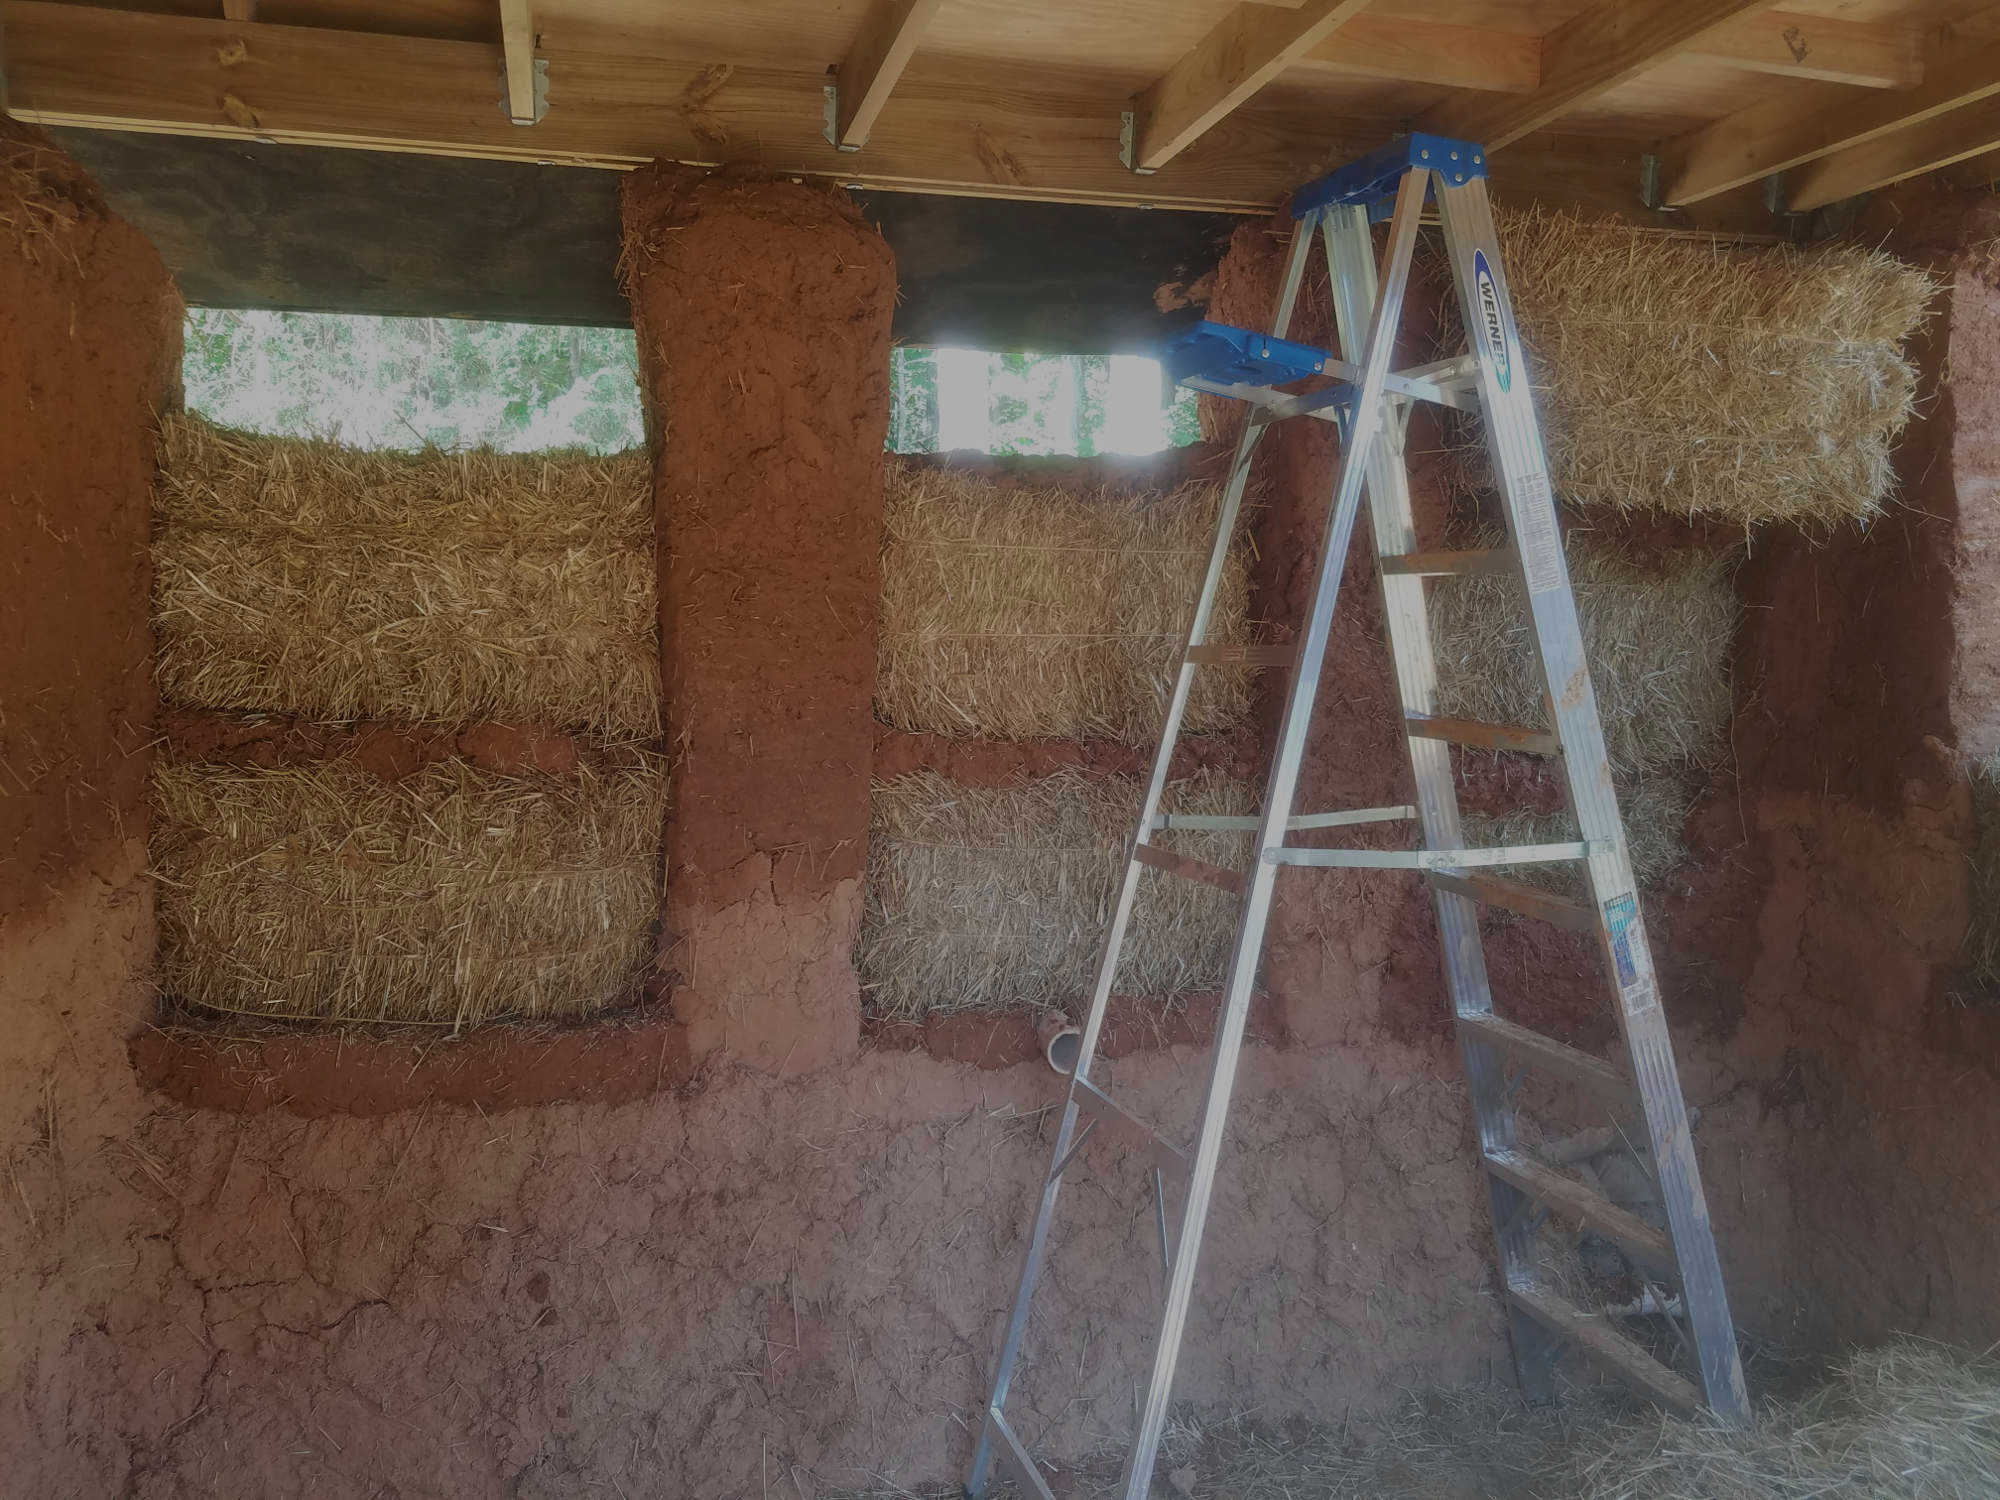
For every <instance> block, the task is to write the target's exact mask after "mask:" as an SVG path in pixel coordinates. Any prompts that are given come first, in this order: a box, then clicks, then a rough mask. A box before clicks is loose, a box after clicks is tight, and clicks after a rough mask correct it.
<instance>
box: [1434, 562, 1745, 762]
mask: <svg viewBox="0 0 2000 1500" xmlns="http://www.w3.org/2000/svg"><path fill="white" fill-rule="evenodd" d="M1499 540H1500V539H1499V537H1498V536H1497V535H1492V534H1487V535H1482V536H1479V537H1476V538H1474V539H1472V540H1470V541H1468V542H1466V543H1465V545H1467V546H1487V547H1490V546H1494V545H1497V544H1498V542H1499ZM1567 550H1568V554H1569V570H1570V581H1571V585H1572V587H1573V589H1574V591H1575V594H1576V606H1577V615H1578V619H1579V622H1580V623H1581V625H1582V627H1583V645H1584V655H1585V659H1586V660H1587V661H1588V662H1589V664H1590V680H1591V686H1592V688H1593V689H1594V690H1595V691H1596V694H1597V711H1598V715H1599V717H1600V718H1601V719H1602V720H1603V724H1604V737H1605V744H1606V747H1607V748H1608V749H1609V751H1610V753H1611V763H1612V767H1613V769H1614V770H1615V771H1616V772H1617V773H1618V774H1619V775H1620V776H1621V777H1622V778H1624V779H1625V780H1626V781H1628V782H1629V781H1632V780H1635V779H1637V778H1641V777H1645V776H1651V775H1654V774H1657V773H1660V772H1663V771H1666V770H1669V769H1671V768H1674V767H1679V766H1684V765H1696V766H1713V765H1715V764H1716V763H1718V762H1719V761H1720V760H1722V759H1723V757H1724V755H1725V754H1726V752H1727V749H1728V738H1729V717H1730V712H1731V709H1732V706H1733V694H1732V689H1731V685H1730V678H1729V661H1730V648H1731V645H1732V643H1733V642H1734V640H1735V637H1736V626H1737V622H1738V619H1739V617H1740V615H1741V613H1742V608H1741V605H1740V603H1739V602H1738V600H1737V596H1736V583H1735V569H1736V565H1737V563H1738V561H1739V560H1740V554H1738V553H1736V552H1733V551H1732V552H1728V553H1722V554H1717V553H1713V552H1701V551H1695V550H1691V549H1680V550H1676V551H1671V552H1666V553H1661V554H1657V555H1654V556H1649V557H1648V558H1647V559H1646V561H1645V562H1644V563H1643V564H1642V563H1640V562H1638V561H1636V560H1635V559H1633V558H1631V557H1629V556H1627V555H1625V554H1624V553H1621V552H1620V551H1618V550H1617V549H1616V548H1614V547H1611V546H1608V545H1607V544H1605V543H1603V542H1602V541H1599V540H1598V539H1596V538H1595V536H1594V535H1593V534H1592V533H1590V532H1588V531H1580V530H1572V531H1571V533H1570V535H1569V538H1568V543H1567ZM1527 610H1528V605H1527V598H1526V596H1525V594H1524V593H1523V590H1522V587H1521V583H1520V580H1519V579H1517V578H1513V577H1481V576H1473V577H1464V578H1448V579H1444V580H1441V581H1439V582H1438V583H1436V584H1434V585H1433V586H1432V587H1431V590H1430V618H1431V629H1432V635H1433V638H1434V641H1435V644H1436V651H1437V660H1438V678H1439V683H1438V686H1439V702H1440V708H1439V711H1440V712H1441V713H1445V714H1452V715H1459V716H1462V717H1466V718H1473V719H1483V720H1486V721H1488V722H1493V723H1508V724H1524V725H1528V726H1530V727H1533V728H1545V727H1547V725H1548V722H1549V721H1548V714H1547V711H1546V709H1545V707H1544V704H1543V701H1542V682H1541V673H1540V668H1539V667H1538V666H1537V665H1536V663H1535V649H1534V632H1533V629H1532V627H1531V626H1530V624H1529V620H1528V612H1527Z"/></svg>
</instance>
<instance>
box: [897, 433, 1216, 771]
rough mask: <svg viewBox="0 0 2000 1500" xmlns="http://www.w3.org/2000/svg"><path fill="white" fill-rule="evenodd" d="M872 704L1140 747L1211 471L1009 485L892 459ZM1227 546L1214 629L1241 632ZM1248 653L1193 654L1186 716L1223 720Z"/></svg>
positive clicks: (1202, 522) (1147, 741)
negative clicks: (1202, 477) (1195, 475)
mask: <svg viewBox="0 0 2000 1500" xmlns="http://www.w3.org/2000/svg"><path fill="white" fill-rule="evenodd" d="M887 482H888V489H887V495H886V506H885V509H884V513H883V548H882V613H881V630H880V635H879V637H878V640H879V645H878V648H877V651H878V655H877V662H878V666H877V673H876V682H875V708H876V712H877V713H878V714H879V715H880V716H881V717H882V718H883V719H884V720H885V721H886V722H888V723H889V724H891V725H893V726H894V727H896V728H897V729H902V730H908V731H911V732H913V733H919V734H946V735H961V736H982V737H988V738H996V739H1033V738H1051V739H1113V740H1122V741H1124V742H1126V743H1128V744H1136V745H1145V746H1148V747H1150V746H1151V745H1153V744H1154V743H1155V742H1156V741H1157V739H1158V736H1159V730H1160V725H1161V721H1162V720H1163V718H1164V717H1165V714H1166V702H1167V697H1168V695H1169V694H1170V693H1171V692H1172V690H1173V682H1174V673H1175V670H1176V669H1177V667H1178V665H1179V661H1180V651H1181V646H1182V644H1183V641H1184V639H1185V636H1186V631H1187V624H1188V619H1189V617H1190V616H1191V615H1192V614H1193V612H1194V604H1195V599H1196V597H1197V596H1198V595H1199V593H1200V590H1201V580H1202V573H1203V570H1204V569H1205V568H1206V566H1207V561H1208V555H1209V547H1210V542H1211V540H1212V538H1213V536H1214V528H1215V515H1216V507H1217V505H1218V504H1219V503H1220V500H1221V487H1220V486H1219V485H1216V484H1209V483H1187V484H1183V485H1180V486H1178V487H1177V488H1175V489H1172V490H1170V491H1166V492H1164V493H1162V492H1151V493H1146V492H1141V493H1121V492H1115V491H1111V490H1108V489H1103V490H1098V491H1096V492H1089V491H1081V492H1080V491H1078V490H1076V489H1066V488H1057V487H1053V486H1050V487H1020V486H1010V485H1001V484H995V483H994V482H993V481H992V480H990V479H986V478H982V477H980V476H978V475H975V474H969V473H965V472H963V471H959V470H953V469H944V468H937V467H932V466H929V465H922V464H910V463H902V464H891V465H890V467H889V471H888V479H887ZM1245 550H1246V549H1245V548H1244V547H1243V546H1241V545H1239V546H1238V547H1237V549H1236V550H1235V551H1234V552H1233V553H1232V554H1231V556H1230V560H1229V564H1228V568H1227V571H1226V572H1225V574H1224V578H1223V585H1222V590H1221V593H1220V596H1219V597H1218V600H1217V605H1216V611H1215V619H1214V621H1213V625H1212V628H1211V631H1210V639H1212V640H1215V641H1225V642H1239V641H1245V640H1247V639H1249V623H1248V619H1247V614H1248V606H1249V582H1248V567H1247V562H1246V559H1245V556H1244V553H1245ZM1251 678H1252V673H1251V671H1250V670H1249V669H1247V668H1217V667H1210V668H1204V669H1203V670H1202V671H1201V672H1200V673H1198V674H1197V675H1196V678H1195V691H1194V694H1193V696H1192V698H1191V699H1190V701H1189V705H1188V718H1187V727H1188V731H1189V732H1190V733H1194V734H1202V733H1207V732H1211V731H1216V730H1222V729H1226V728H1229V727H1230V726H1231V725H1233V724H1235V723H1237V722H1238V721H1239V720H1241V719H1242V717H1243V716H1244V714H1245V713H1247V712H1248V710H1249V706H1250V688H1251Z"/></svg>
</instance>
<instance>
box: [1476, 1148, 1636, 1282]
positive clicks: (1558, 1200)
mask: <svg viewBox="0 0 2000 1500" xmlns="http://www.w3.org/2000/svg"><path fill="white" fill-rule="evenodd" d="M1483 1160H1484V1161H1485V1163H1486V1170H1487V1171H1489V1172H1491V1173H1492V1174H1493V1175H1494V1176H1495V1177H1498V1178H1499V1179H1500V1180H1501V1181H1502V1182H1506V1183H1510V1184H1512V1185H1513V1186H1514V1187H1517V1188H1519V1189H1520V1190H1521V1191H1522V1192H1524V1193H1526V1194H1527V1195H1528V1196H1529V1197H1530V1198H1533V1199H1534V1200H1535V1201H1536V1202H1537V1203H1541V1204H1545V1205H1546V1206H1547V1207H1549V1208H1550V1209H1553V1210H1555V1211H1556V1212H1558V1213H1561V1214H1564V1215H1566V1216H1567V1217H1569V1218H1572V1219H1575V1220H1578V1221H1579V1222H1581V1223H1583V1224H1584V1225H1586V1226H1587V1227H1589V1228H1591V1229H1594V1230H1596V1231H1597V1232H1598V1233H1599V1234H1601V1235H1604V1236H1605V1237H1606V1238H1607V1239H1614V1240H1616V1241H1618V1243H1619V1244H1621V1245H1623V1246H1625V1247H1626V1248H1627V1249H1629V1250H1634V1251H1637V1252H1638V1253H1639V1254H1640V1255H1641V1256H1643V1257H1646V1258H1648V1259H1651V1260H1656V1261H1658V1262H1660V1263H1661V1264H1662V1265H1667V1266H1671V1265H1673V1263H1674V1247H1673V1243H1672V1241H1670V1240H1669V1239H1668V1238H1667V1234H1666V1231H1665V1230H1663V1229H1655V1228H1654V1227H1653V1226H1652V1225H1651V1224H1648V1223H1647V1222H1646V1221H1645V1220H1644V1219H1642V1218H1640V1217H1639V1216H1638V1215H1637V1214H1635V1213H1631V1212H1628V1211H1627V1210H1625V1209H1622V1208H1620V1207H1619V1206H1618V1205H1617V1204H1615V1203H1613V1202H1612V1201H1611V1200H1610V1199H1609V1198H1607V1197H1605V1196H1604V1195H1603V1194H1602V1193H1599V1192H1596V1191H1595V1190H1593V1189H1591V1188H1588V1187H1585V1186H1584V1185H1583V1184H1582V1183H1580V1182H1578V1181H1577V1180H1576V1179H1575V1178H1572V1177H1565V1176H1563V1175H1562V1173H1560V1172H1555V1171H1551V1170H1550V1169H1549V1168H1547V1167H1545V1166H1543V1165H1542V1164H1541V1163H1540V1162H1538V1161H1536V1160H1534V1159H1533V1158H1532V1157H1529V1156H1525V1155H1523V1154H1522V1153H1521V1152H1519V1151H1488V1152H1487V1153H1485V1156H1484V1157H1483Z"/></svg>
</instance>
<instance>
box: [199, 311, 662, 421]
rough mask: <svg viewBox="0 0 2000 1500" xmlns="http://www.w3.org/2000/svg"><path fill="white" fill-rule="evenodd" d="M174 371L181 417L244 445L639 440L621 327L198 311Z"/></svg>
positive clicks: (626, 336)
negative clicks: (257, 441)
mask: <svg viewBox="0 0 2000 1500" xmlns="http://www.w3.org/2000/svg"><path fill="white" fill-rule="evenodd" d="M182 368H183V374H184V378H185V380H186V385H187V404H188V408H189V410H191V411H195V412H198V413H200V414H201V415H202V416H204V417H207V418H209V419H210V420H211V421H215V422H220V423H222V424H223V425H225V426H229V427H240V428H244V429H247V430H249V431H252V432H264V433H271V434H274V435H279V436H285V437H328V438H335V439H338V440H339V441H341V442H344V443H351V444H353V445H355V446H356V447H361V448H422V447H425V446H435V447H440V448H470V447H477V446H481V445H485V446H489V447H493V448H497V449H500V450H502V451H503V452H514V453H521V452H530V451H534V450H537V449H545V448H573V447H581V448H589V449H592V450H594V451H596V452H599V453H613V452H617V451H619V450H621V449H625V448H635V447H638V446H640V445H641V444H642V443H643V442H644V441H645V424H644V421H643V419H642V417H641V416H640V406H639V358H638V346H637V343H636V341H635V340H634V338H633V335H632V331H631V330H630V329H629V328H559V327H549V326H544V325H540V324H531V323H489V322H476V321H473V320H470V319H460V318H372V317H361V316H350V315H345V314H333V313H283V312H244V311H237V310H232V309H225V308H209V307H198V308H191V309H190V310H189V312H188V328H187V350H186V355H185V359H184V362H183V366H182Z"/></svg>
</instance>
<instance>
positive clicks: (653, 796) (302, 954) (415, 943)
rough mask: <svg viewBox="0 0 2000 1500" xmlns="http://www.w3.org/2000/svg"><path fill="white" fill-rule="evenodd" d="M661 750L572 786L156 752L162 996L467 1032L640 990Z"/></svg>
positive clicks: (656, 852) (476, 773)
mask: <svg viewBox="0 0 2000 1500" xmlns="http://www.w3.org/2000/svg"><path fill="white" fill-rule="evenodd" d="M666 786H667V782H666V771H665V763H664V760H663V758H661V757H658V756H651V755H645V754H641V753H637V752H622V753H620V754H619V755H618V756H617V757H615V758H611V759H607V760H606V762H605V763H604V764H603V765H601V766H595V767H593V766H590V765H586V766H584V767H583V768H582V769H580V770H578V771H577V772H574V773H572V774H570V775H566V776H546V775H505V774H501V773H497V772H491V771H485V770H481V769H479V768H477V767H475V766H474V765H472V764H471V763H470V762H467V761H462V760H447V761H440V762H438V763H436V764H434V765H431V766H429V767H427V768H426V769H424V770H422V771H419V772H417V773H416V774H414V775H411V776H408V777H405V778H404V779H402V780H400V781H393V782H391V781H383V780H380V779H378V778H377V777H375V776H373V775H372V774H370V773H369V772H367V771H364V770H362V769H360V768H359V767H358V766H356V765H354V764H353V763H352V762H348V761H322V762H317V763H313V764H305V765H293V766H284V767H278V768H261V767H242V766H225V765H211V764H201V763H189V762H173V761H166V762H162V763H161V764H159V765H158V766H157V767H156V769H155V773H154V782H153V818H154V821H153V839H152V859H153V866H154V873H155V875H156V877H157V880H158V886H157V889H158V893H159V894H158V909H159V922H160V952H159V967H160V972H159V981H160V988H161V990H162V991H163V992H164V993H166V994H170V995H176V996H178V997H180V998H181V999H183V1000H186V1001H189V1002H192V1003H194V1004H198V1005H203V1006H208V1007H211V1008H214V1009H219V1010H230V1011H243V1012H248V1013H251V1014H256V1015H262V1016H276V1017H287V1018H314V1019H322V1020H331V1021H348V1022H359V1021H427V1022H439V1023H449V1024H452V1025H454V1026H469V1025H475V1024H478V1023H480V1022H482V1021H490V1020H495V1019H498V1018H501V1017H510V1016H518V1017H543V1016H582V1015H589V1014H593V1013H595V1012H598V1011H601V1010H604V1009H607V1008H609V1007H612V1006H614V1005H616V1004H618V1003H619V1002H620V1001H621V1000H624V999H626V998H629V996H630V993H631V990H632V988H633V986H634V985H635V984H636V983H637V981H638V980H639V979H640V977H641V976H642V974H643V972H644V970H645V968H646V966H647V964H648V962H649V960H650V958H651V955H652V953H653V947H654V937H653V926H654V921H655V917H656V913H657V910H658V906H659V900H660V884H661V878H662V868H661V855H660V846H661V830H662V826H663V819H664V817H665V809H666V795H667V794H666Z"/></svg>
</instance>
